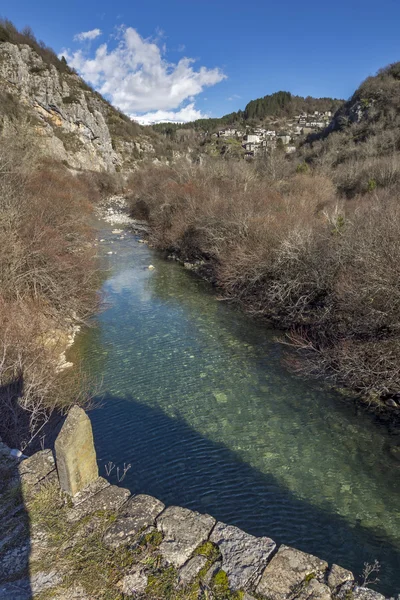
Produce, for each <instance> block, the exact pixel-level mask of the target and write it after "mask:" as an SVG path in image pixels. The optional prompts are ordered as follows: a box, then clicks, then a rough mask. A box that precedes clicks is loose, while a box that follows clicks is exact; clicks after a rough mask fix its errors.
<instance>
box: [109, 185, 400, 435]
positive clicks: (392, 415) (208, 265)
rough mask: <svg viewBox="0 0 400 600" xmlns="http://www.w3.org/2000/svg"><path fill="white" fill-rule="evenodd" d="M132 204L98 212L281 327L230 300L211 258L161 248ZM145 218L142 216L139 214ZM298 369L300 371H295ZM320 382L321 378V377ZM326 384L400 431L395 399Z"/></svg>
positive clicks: (119, 201) (303, 352)
mask: <svg viewBox="0 0 400 600" xmlns="http://www.w3.org/2000/svg"><path fill="white" fill-rule="evenodd" d="M131 206H132V200H131V199H130V198H129V197H124V196H116V197H112V198H109V199H105V200H104V201H103V203H102V204H101V205H100V206H99V208H98V209H97V214H98V216H99V217H100V218H101V219H103V220H105V221H106V222H108V223H110V224H112V225H115V226H125V227H127V228H128V229H130V230H131V231H133V232H134V233H136V234H138V235H139V236H140V238H139V240H138V241H139V243H143V242H144V243H146V244H148V245H149V246H150V247H153V248H156V249H159V250H161V251H163V252H165V253H166V254H165V255H166V258H168V259H169V260H173V261H175V262H177V263H179V264H180V265H181V266H182V267H184V268H185V269H186V270H188V271H191V272H193V273H194V274H196V275H197V276H199V277H200V278H202V279H204V280H205V281H207V282H209V283H210V284H211V285H212V286H213V287H215V288H216V290H217V291H218V292H219V297H218V299H219V300H220V301H224V302H227V303H229V304H231V305H238V306H239V307H240V308H241V310H244V311H245V312H250V315H251V316H252V318H253V319H254V320H255V321H256V322H260V324H261V325H262V326H263V327H271V325H274V326H276V327H278V329H279V326H280V325H281V323H280V322H279V320H276V318H273V319H272V320H268V317H266V316H265V315H264V314H257V313H254V312H253V311H251V310H250V311H248V310H247V309H248V307H247V305H246V303H243V302H242V301H241V300H240V299H239V298H237V297H234V296H227V295H226V290H225V289H224V287H223V286H221V282H220V281H219V279H218V263H217V262H215V260H214V259H213V258H212V257H210V256H209V255H208V254H200V255H198V257H197V258H193V255H191V254H190V253H189V254H188V253H187V250H186V249H185V247H181V246H180V245H176V246H174V247H172V248H171V247H169V246H168V245H167V246H161V247H160V246H159V244H158V243H157V239H158V238H157V235H158V234H156V235H154V232H152V229H151V222H148V221H144V220H138V219H134V218H133V217H132V216H131V212H132V209H131ZM140 215H141V216H143V213H140ZM281 331H282V336H280V340H281V342H282V344H283V347H284V346H285V345H287V344H289V353H288V355H289V356H290V358H289V360H288V366H289V368H290V369H292V370H294V371H295V372H297V374H298V376H299V377H302V376H304V375H306V377H308V378H309V377H311V378H312V377H313V375H315V374H308V373H305V372H303V371H302V369H301V366H300V367H299V365H302V364H303V363H302V361H304V360H306V361H307V358H308V355H307V352H308V349H307V347H301V348H297V354H298V357H299V360H298V361H295V360H294V359H293V357H294V356H295V353H296V347H294V346H293V345H292V344H291V343H290V336H289V338H287V337H285V336H286V334H285V328H283V329H281ZM295 367H297V368H295ZM320 378H321V377H320ZM323 379H324V383H325V384H326V385H327V386H332V389H334V390H336V391H338V392H339V393H340V394H341V395H343V397H346V398H349V399H350V400H351V401H352V402H354V403H355V404H356V405H358V406H360V407H362V408H363V409H364V410H367V411H369V412H371V413H373V414H374V415H376V416H377V417H378V418H379V419H380V420H382V421H383V422H385V423H387V424H388V425H390V427H391V428H392V429H393V428H394V429H397V428H399V427H400V411H399V404H398V402H397V400H395V399H393V397H381V396H379V395H377V394H370V393H368V394H366V393H361V392H357V391H356V390H354V389H351V388H350V387H345V386H344V387H343V386H342V385H341V384H340V383H339V381H337V380H336V381H332V378H330V377H329V376H327V377H325V378H323Z"/></svg>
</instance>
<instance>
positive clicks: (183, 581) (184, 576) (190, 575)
mask: <svg viewBox="0 0 400 600" xmlns="http://www.w3.org/2000/svg"><path fill="white" fill-rule="evenodd" d="M206 564H207V557H206V556H202V555H201V554H196V555H195V556H193V557H192V558H190V559H189V560H188V561H187V563H185V564H184V565H183V567H181V568H180V569H179V573H178V585H180V586H182V587H186V586H187V585H189V584H190V583H192V581H194V580H195V579H196V577H197V576H198V574H199V573H200V571H201V570H202V569H203V568H204V567H205V566H206Z"/></svg>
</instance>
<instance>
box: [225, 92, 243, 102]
mask: <svg viewBox="0 0 400 600" xmlns="http://www.w3.org/2000/svg"><path fill="white" fill-rule="evenodd" d="M239 98H241V96H238V95H237V94H232V96H229V98H227V100H228V101H229V102H232V100H238V99H239Z"/></svg>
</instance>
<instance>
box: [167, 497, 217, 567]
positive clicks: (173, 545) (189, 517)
mask: <svg viewBox="0 0 400 600" xmlns="http://www.w3.org/2000/svg"><path fill="white" fill-rule="evenodd" d="M214 524H215V519H214V518H213V517H210V515H202V514H200V513H198V512H195V511H192V510H189V509H187V508H181V507H179V506H170V507H169V508H167V509H166V510H165V511H164V512H163V513H162V514H161V515H160V516H159V517H158V519H157V529H158V530H159V531H161V533H162V534H163V535H164V539H163V541H162V542H161V544H160V547H159V550H160V553H161V555H162V556H163V557H164V558H165V560H166V561H167V562H168V563H170V564H172V565H174V566H175V567H177V568H179V567H181V566H182V565H183V564H184V563H185V562H186V561H187V560H188V559H189V558H190V556H191V554H192V552H193V551H194V549H195V548H196V547H197V546H199V545H200V544H202V543H203V542H205V541H206V540H207V538H208V536H209V534H210V532H211V529H212V528H213V526H214Z"/></svg>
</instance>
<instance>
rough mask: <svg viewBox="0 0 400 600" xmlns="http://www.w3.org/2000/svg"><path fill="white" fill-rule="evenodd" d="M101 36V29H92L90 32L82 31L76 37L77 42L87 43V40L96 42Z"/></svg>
mask: <svg viewBox="0 0 400 600" xmlns="http://www.w3.org/2000/svg"><path fill="white" fill-rule="evenodd" d="M99 35H101V29H91V30H90V31H82V32H81V33H77V34H76V35H74V41H75V42H86V41H87V40H95V39H96V38H97V37H99Z"/></svg>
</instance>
